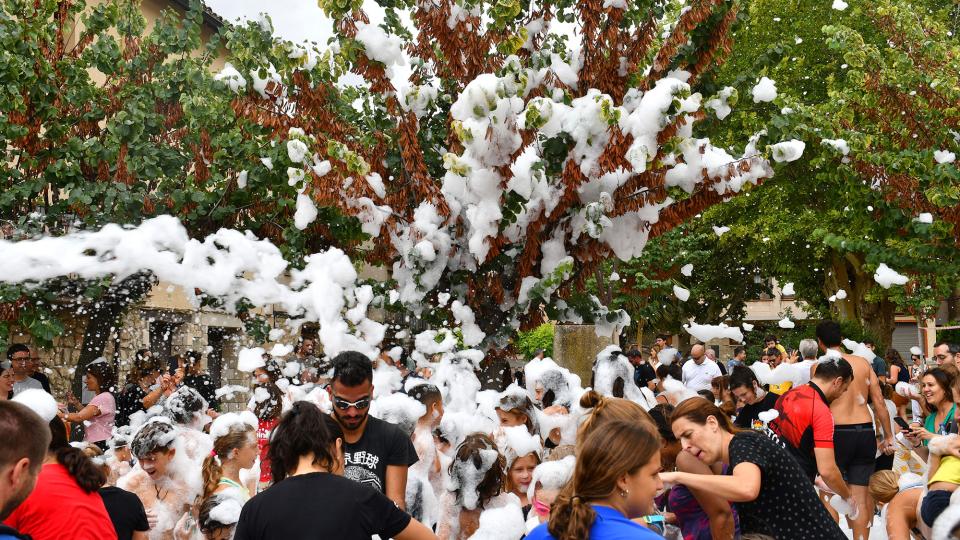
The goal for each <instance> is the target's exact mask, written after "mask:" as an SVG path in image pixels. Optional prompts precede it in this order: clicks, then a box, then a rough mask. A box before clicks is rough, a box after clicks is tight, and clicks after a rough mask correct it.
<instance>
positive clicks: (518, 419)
mask: <svg viewBox="0 0 960 540" xmlns="http://www.w3.org/2000/svg"><path fill="white" fill-rule="evenodd" d="M497 418H499V419H500V425H501V426H503V427H514V426H523V425H525V424H526V423H527V415H525V414H523V413H522V412H518V411H505V410H503V409H500V408H498V409H497Z"/></svg>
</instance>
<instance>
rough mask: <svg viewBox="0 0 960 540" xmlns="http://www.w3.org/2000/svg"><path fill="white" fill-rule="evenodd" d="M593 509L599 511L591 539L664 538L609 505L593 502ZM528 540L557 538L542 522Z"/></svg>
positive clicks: (592, 526) (551, 539) (591, 532)
mask: <svg viewBox="0 0 960 540" xmlns="http://www.w3.org/2000/svg"><path fill="white" fill-rule="evenodd" d="M591 506H593V511H594V512H596V513H597V517H596V519H594V520H593V525H591V526H590V540H637V539H639V540H643V539H645V538H647V539H650V540H655V539H657V538H659V539H661V540H662V539H663V537H661V536H659V535H658V534H656V533H655V532H653V531H651V530H650V529H648V528H646V527H644V526H643V525H638V524H636V523H634V522H632V521H630V520H629V519H627V518H626V516H624V515H623V514H621V513H620V512H619V511H617V510H615V509H613V508H610V507H609V506H600V505H596V504H593V505H591ZM526 540H555V539H554V537H553V536H552V535H551V534H550V533H549V532H548V531H547V524H546V523H541V524H540V525H538V526H537V528H536V529H534V530H532V531H530V534H528V535H527V539H526Z"/></svg>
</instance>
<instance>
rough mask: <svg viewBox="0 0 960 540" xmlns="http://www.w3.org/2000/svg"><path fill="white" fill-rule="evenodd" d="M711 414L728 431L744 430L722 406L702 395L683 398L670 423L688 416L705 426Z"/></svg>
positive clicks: (671, 416) (692, 420)
mask: <svg viewBox="0 0 960 540" xmlns="http://www.w3.org/2000/svg"><path fill="white" fill-rule="evenodd" d="M711 416H712V417H714V418H716V419H717V423H718V424H720V427H721V428H723V430H724V431H726V432H727V433H738V432H740V431H744V430H742V429H740V428H738V427H736V426H734V425H733V422H731V421H730V417H729V416H727V415H726V413H724V412H723V411H722V410H721V409H720V407H717V406H716V405H714V404H713V403H711V402H709V401H707V400H706V399H704V398H702V397H695V398H689V399H685V400H683V401H682V402H681V403H680V404H679V405H677V408H676V409H674V410H673V414H671V415H670V423H671V424H673V423H674V422H676V421H677V420H679V419H681V418H686V419H687V420H689V421H691V422H693V423H694V424H698V425H701V426H703V425H706V423H707V418H710V417H711Z"/></svg>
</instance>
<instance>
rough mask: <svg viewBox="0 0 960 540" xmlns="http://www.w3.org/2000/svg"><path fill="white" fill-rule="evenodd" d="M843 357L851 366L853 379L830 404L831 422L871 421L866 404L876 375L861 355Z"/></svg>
mask: <svg viewBox="0 0 960 540" xmlns="http://www.w3.org/2000/svg"><path fill="white" fill-rule="evenodd" d="M843 359H844V360H846V361H847V362H849V363H850V367H852V368H853V381H852V382H851V383H850V386H849V387H848V388H847V391H846V392H844V393H843V394H840V397H838V398H837V399H835V400H833V403H831V404H830V412H832V413H833V423H834V424H836V425H845V424H865V423H867V422H871V421H873V417H872V416H871V415H870V411H869V410H868V409H867V404H868V403H869V402H870V388H871V387H872V386H876V385H877V375H876V373H874V372H873V368H872V367H871V366H870V362H867V360H866V359H865V358H863V357H861V356H855V355H852V354H844V355H843Z"/></svg>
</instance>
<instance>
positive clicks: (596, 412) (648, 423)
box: [577, 390, 657, 449]
mask: <svg viewBox="0 0 960 540" xmlns="http://www.w3.org/2000/svg"><path fill="white" fill-rule="evenodd" d="M580 406H581V407H583V408H584V409H589V410H590V412H589V414H588V415H587V416H586V418H585V419H584V421H583V422H582V423H581V424H580V428H579V429H578V430H577V448H578V449H579V448H580V447H581V446H582V445H583V442H584V441H585V440H587V439H588V438H589V437H590V436H591V435H593V432H594V431H596V430H597V429H599V428H600V427H601V426H603V425H605V424H607V423H608V422H616V421H622V422H632V423H635V424H637V425H640V426H642V427H644V428H645V429H647V430H648V431H649V432H650V433H656V431H657V427H656V425H655V424H654V422H653V418H651V417H650V413H648V412H647V411H645V410H643V407H641V406H640V405H638V404H636V403H635V402H633V401H630V400H629V399H623V398H615V397H604V396H601V395H600V394H598V393H597V392H595V391H593V390H588V391H587V392H584V394H583V395H582V396H580Z"/></svg>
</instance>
